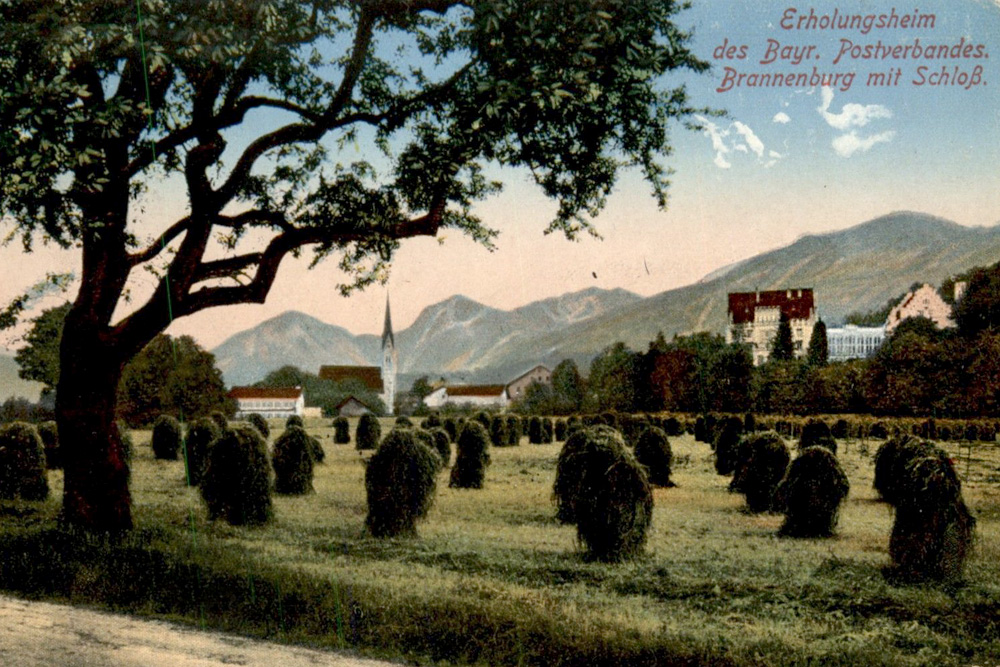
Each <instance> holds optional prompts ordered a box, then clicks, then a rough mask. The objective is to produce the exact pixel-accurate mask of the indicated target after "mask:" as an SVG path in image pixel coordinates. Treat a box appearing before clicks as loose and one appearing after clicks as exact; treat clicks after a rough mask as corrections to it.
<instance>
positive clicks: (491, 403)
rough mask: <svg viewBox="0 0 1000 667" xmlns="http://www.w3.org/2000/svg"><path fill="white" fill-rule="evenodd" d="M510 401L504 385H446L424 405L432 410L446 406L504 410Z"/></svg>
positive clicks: (438, 389) (435, 391)
mask: <svg viewBox="0 0 1000 667" xmlns="http://www.w3.org/2000/svg"><path fill="white" fill-rule="evenodd" d="M508 401H509V399H508V396H507V388H506V386H504V385H502V384H465V385H451V386H448V385H445V386H444V387H438V388H437V389H435V390H434V391H432V392H431V393H430V394H428V395H427V397H426V398H424V404H425V405H426V406H427V407H428V408H431V409H434V408H440V407H443V406H445V405H467V406H473V407H481V408H499V409H503V408H505V407H507V403H508Z"/></svg>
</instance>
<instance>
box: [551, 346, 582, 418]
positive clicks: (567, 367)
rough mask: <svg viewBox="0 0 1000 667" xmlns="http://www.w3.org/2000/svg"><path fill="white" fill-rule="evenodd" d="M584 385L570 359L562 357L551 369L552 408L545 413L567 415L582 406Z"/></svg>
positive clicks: (578, 371) (574, 363)
mask: <svg viewBox="0 0 1000 667" xmlns="http://www.w3.org/2000/svg"><path fill="white" fill-rule="evenodd" d="M585 393H586V386H585V384H584V381H583V378H582V377H580V369H579V368H577V365H576V362H575V361H573V360H572V359H563V360H562V361H560V362H559V363H558V364H556V367H555V369H553V371H552V409H551V410H549V411H547V414H556V415H568V414H573V413H574V412H578V411H579V410H580V409H581V408H582V407H583V397H584V395H585Z"/></svg>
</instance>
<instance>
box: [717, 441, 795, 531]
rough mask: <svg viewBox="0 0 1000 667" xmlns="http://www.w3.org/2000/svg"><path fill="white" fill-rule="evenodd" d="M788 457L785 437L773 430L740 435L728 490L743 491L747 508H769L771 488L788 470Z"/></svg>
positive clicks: (771, 501) (772, 491)
mask: <svg viewBox="0 0 1000 667" xmlns="http://www.w3.org/2000/svg"><path fill="white" fill-rule="evenodd" d="M790 458H791V456H790V455H789V453H788V447H787V446H786V445H785V441H784V440H782V439H781V436H780V435H778V434H777V433H776V432H775V431H756V432H754V433H748V434H746V435H744V436H743V440H742V441H741V442H740V445H739V447H738V454H737V461H736V470H735V472H734V474H733V481H732V484H730V485H729V488H730V490H732V491H735V492H737V493H742V494H743V495H744V497H745V498H746V501H747V508H748V509H749V510H750V511H751V512H769V511H771V510H772V509H773V508H774V494H775V491H776V490H777V488H778V484H780V483H781V480H782V479H783V478H784V476H785V473H786V471H787V470H788V461H789V459H790Z"/></svg>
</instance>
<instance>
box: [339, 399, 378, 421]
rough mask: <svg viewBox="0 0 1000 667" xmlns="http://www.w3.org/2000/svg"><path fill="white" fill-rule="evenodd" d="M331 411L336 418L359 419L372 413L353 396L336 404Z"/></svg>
mask: <svg viewBox="0 0 1000 667" xmlns="http://www.w3.org/2000/svg"><path fill="white" fill-rule="evenodd" d="M333 411H334V413H335V414H336V415H337V416H338V417H360V416H361V415H364V414H369V413H373V412H374V411H373V410H372V409H371V408H370V407H368V405H366V404H365V403H364V402H363V401H362V400H361V399H359V398H356V397H354V396H348V397H347V398H345V399H344V400H342V401H341V402H340V403H337V405H336V406H335V407H334V408H333Z"/></svg>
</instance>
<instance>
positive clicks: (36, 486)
mask: <svg viewBox="0 0 1000 667" xmlns="http://www.w3.org/2000/svg"><path fill="white" fill-rule="evenodd" d="M48 496H49V481H48V477H47V476H46V472H45V446H44V445H43V444H42V439H41V437H40V436H39V435H38V430H37V429H36V428H35V427H34V425H33V424H27V423H24V422H11V423H9V424H4V425H3V426H0V498H3V499H5V500H11V499H15V498H22V499H24V500H45V499H46V498H48Z"/></svg>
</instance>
